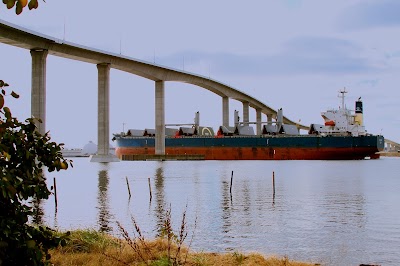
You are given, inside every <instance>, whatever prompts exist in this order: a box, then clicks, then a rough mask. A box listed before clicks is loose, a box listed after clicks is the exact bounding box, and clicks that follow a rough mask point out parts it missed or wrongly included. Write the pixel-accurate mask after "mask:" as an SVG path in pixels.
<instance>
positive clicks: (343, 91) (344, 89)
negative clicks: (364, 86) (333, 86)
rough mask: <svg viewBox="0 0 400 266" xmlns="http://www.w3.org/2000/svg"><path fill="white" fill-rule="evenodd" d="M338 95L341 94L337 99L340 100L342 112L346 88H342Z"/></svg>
mask: <svg viewBox="0 0 400 266" xmlns="http://www.w3.org/2000/svg"><path fill="white" fill-rule="evenodd" d="M339 93H341V94H342V95H340V96H339V98H342V109H343V110H344V97H345V93H347V91H346V87H344V88H343V90H340V91H339Z"/></svg>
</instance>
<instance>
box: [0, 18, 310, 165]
mask: <svg viewBox="0 0 400 266" xmlns="http://www.w3.org/2000/svg"><path fill="white" fill-rule="evenodd" d="M0 42H1V43H4V44H8V45H12V46H15V47H20V48H23V49H27V50H29V51H30V53H31V56H32V92H31V93H32V95H31V99H32V100H31V114H32V116H34V117H37V118H40V119H41V120H42V121H43V123H42V124H38V125H37V126H38V131H39V132H40V133H42V134H44V133H45V132H46V58H47V56H48V55H54V56H59V57H64V58H68V59H73V60H78V61H82V62H87V63H91V64H94V65H96V66H97V69H98V151H97V153H98V154H97V155H96V156H93V157H92V161H97V162H107V161H113V160H115V159H116V158H111V156H110V155H109V154H108V151H109V145H110V144H109V141H110V132H109V131H110V130H109V119H110V118H109V108H110V107H109V92H110V68H114V69H118V70H121V71H125V72H128V73H132V74H134V75H138V76H141V77H144V78H147V79H150V80H153V81H154V82H155V109H156V110H155V128H156V140H155V143H156V147H155V149H156V154H159V155H162V154H165V140H164V138H165V96H164V84H165V82H167V81H176V82H184V83H189V84H193V85H196V86H199V87H202V88H204V89H206V90H209V91H211V92H213V93H215V94H217V95H218V96H220V97H221V99H222V124H223V125H224V126H229V100H230V99H234V100H237V101H240V102H242V104H243V122H244V123H248V122H249V108H250V107H251V108H254V109H255V110H256V120H257V121H256V131H257V134H261V123H262V120H261V116H262V114H265V115H266V116H267V121H272V119H273V118H275V117H276V115H277V111H276V110H274V109H272V108H271V107H269V106H267V105H265V104H264V103H262V102H261V101H259V100H257V99H255V98H253V97H251V96H250V95H248V94H246V93H243V92H241V91H239V90H237V89H235V88H232V87H230V86H228V85H225V84H223V83H220V82H218V81H216V80H212V79H210V78H207V77H203V76H200V75H196V74H193V73H189V72H185V71H179V70H176V69H173V68H168V67H165V66H160V65H156V64H153V63H150V62H145V61H140V60H137V59H134V58H130V57H126V56H123V55H119V54H114V53H109V52H105V51H101V50H97V49H93V48H89V47H84V46H81V45H78V44H74V43H70V42H66V41H64V40H60V39H57V38H53V37H50V36H46V35H43V34H40V33H37V32H34V31H31V30H29V29H26V28H22V27H20V26H17V25H14V24H11V23H9V22H6V21H3V20H0ZM283 122H284V123H286V124H292V125H297V126H298V128H300V129H304V130H308V127H307V126H304V125H300V124H297V123H295V122H293V121H291V120H290V119H288V118H286V117H284V118H283Z"/></svg>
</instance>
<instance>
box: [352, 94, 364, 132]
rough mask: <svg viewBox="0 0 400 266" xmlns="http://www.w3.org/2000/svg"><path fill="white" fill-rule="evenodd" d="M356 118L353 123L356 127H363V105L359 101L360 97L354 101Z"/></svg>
mask: <svg viewBox="0 0 400 266" xmlns="http://www.w3.org/2000/svg"><path fill="white" fill-rule="evenodd" d="M355 113H356V116H355V118H354V123H355V124H356V125H360V126H362V125H363V103H362V101H361V97H360V98H358V100H357V101H356V108H355Z"/></svg>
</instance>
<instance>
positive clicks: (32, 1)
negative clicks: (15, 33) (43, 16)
mask: <svg viewBox="0 0 400 266" xmlns="http://www.w3.org/2000/svg"><path fill="white" fill-rule="evenodd" d="M43 1H44V0H43ZM28 2H29V3H28ZM3 4H5V5H6V6H7V8H8V9H11V8H13V7H15V13H16V14H17V15H19V14H21V13H22V11H23V10H24V7H26V5H28V8H29V10H31V9H36V8H38V6H39V3H38V0H29V1H28V0H3Z"/></svg>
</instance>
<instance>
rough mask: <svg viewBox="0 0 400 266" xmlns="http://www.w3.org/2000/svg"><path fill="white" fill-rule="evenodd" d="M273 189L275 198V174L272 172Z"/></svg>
mask: <svg viewBox="0 0 400 266" xmlns="http://www.w3.org/2000/svg"><path fill="white" fill-rule="evenodd" d="M272 189H273V194H274V197H275V172H274V171H272Z"/></svg>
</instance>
